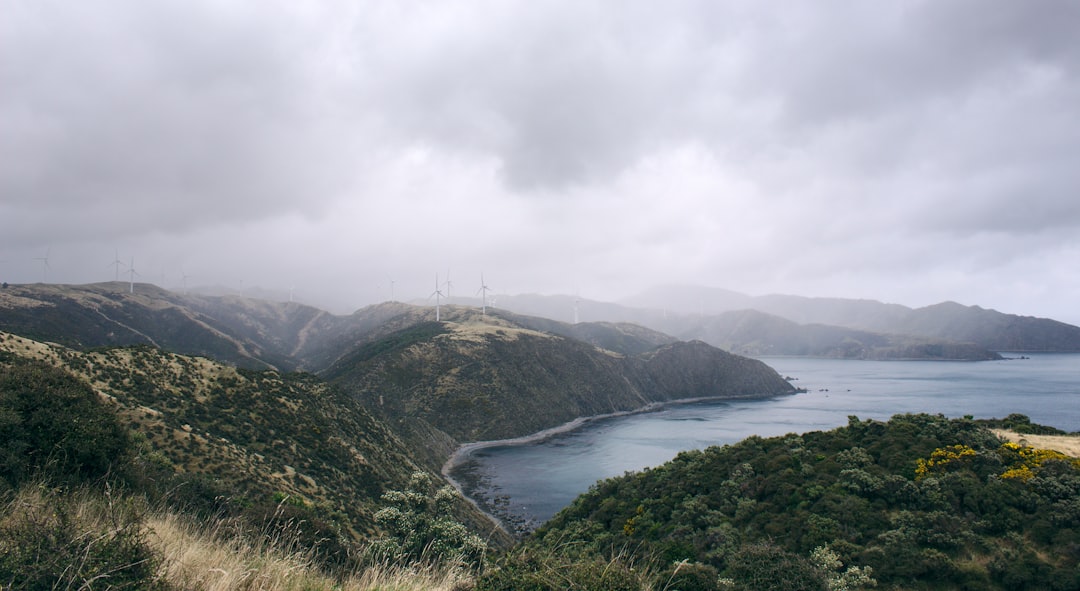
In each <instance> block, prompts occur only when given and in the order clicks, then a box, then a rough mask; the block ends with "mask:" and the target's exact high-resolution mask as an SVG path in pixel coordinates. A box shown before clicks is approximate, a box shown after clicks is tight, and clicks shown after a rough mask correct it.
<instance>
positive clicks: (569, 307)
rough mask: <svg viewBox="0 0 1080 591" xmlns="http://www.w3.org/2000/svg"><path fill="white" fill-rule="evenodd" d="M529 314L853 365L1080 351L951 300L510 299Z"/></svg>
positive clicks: (666, 292) (1072, 337)
mask: <svg viewBox="0 0 1080 591" xmlns="http://www.w3.org/2000/svg"><path fill="white" fill-rule="evenodd" d="M498 305H499V307H501V308H506V309H509V310H513V311H515V312H518V313H521V314H530V315H535V316H545V317H549V318H556V319H560V320H562V321H564V322H570V321H572V319H573V318H574V317H575V308H576V314H577V317H578V318H579V319H580V320H582V321H588V322H594V321H605V322H629V323H635V324H639V325H641V326H644V327H648V328H651V329H653V330H657V331H660V332H662V333H665V334H668V335H671V336H673V337H675V338H678V339H684V340H688V339H701V340H703V341H705V342H707V343H709V344H711V345H714V346H717V347H721V348H724V349H726V350H729V351H732V352H738V353H743V354H748V355H806V356H816V357H837V358H850V359H965V360H984V359H997V358H1000V357H999V356H998V355H997V352H1005V351H1007V352H1037V351H1047V352H1054V351H1058V352H1066V351H1069V352H1075V351H1080V327H1076V326H1072V325H1070V324H1065V323H1063V322H1058V321H1056V320H1050V319H1046V318H1033V317H1029V316H1017V315H1012V314H1003V313H1001V312H997V311H995V310H987V309H983V308H980V307H978V306H962V305H960V304H957V303H954V302H944V303H941V304H936V305H933V306H927V307H924V308H916V309H913V308H908V307H906V306H901V305H898V304H884V303H881V302H877V301H873V300H862V299H860V300H856V299H842V298H809V297H802V296H790V295H768V296H749V295H745V294H740V293H737V292H733V291H729V290H723V289H712V288H695V287H669V288H662V289H655V290H651V291H648V292H645V293H643V294H641V295H639V296H636V297H634V298H630V299H627V300H625V301H623V302H621V303H618V304H616V303H608V302H596V301H592V300H582V299H578V298H574V297H571V296H542V295H521V296H500V297H499V298H498Z"/></svg>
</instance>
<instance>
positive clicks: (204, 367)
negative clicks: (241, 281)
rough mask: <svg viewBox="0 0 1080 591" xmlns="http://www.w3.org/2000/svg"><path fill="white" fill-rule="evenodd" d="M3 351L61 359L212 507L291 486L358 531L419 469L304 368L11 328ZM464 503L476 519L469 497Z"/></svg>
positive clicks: (173, 478)
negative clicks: (21, 333) (280, 368)
mask: <svg viewBox="0 0 1080 591" xmlns="http://www.w3.org/2000/svg"><path fill="white" fill-rule="evenodd" d="M0 353H2V354H3V358H2V362H0V367H6V368H12V367H19V366H25V365H27V364H32V363H41V364H45V365H47V366H52V367H56V368H58V370H59V371H60V372H61V373H62V374H66V375H68V376H70V379H71V380H75V381H76V382H77V383H82V384H85V385H86V387H88V388H90V389H92V391H93V392H95V393H96V394H97V395H98V396H99V397H101V398H103V399H105V400H107V401H108V402H109V403H110V404H111V405H112V406H113V407H114V408H115V410H116V412H117V413H119V415H120V416H121V417H122V418H123V420H124V422H125V423H126V424H128V425H129V427H130V428H131V429H132V431H133V433H135V434H136V436H137V437H138V438H139V440H140V441H142V442H143V445H144V446H145V447H146V454H147V457H148V458H150V459H151V460H152V463H153V466H151V467H152V468H155V470H156V471H155V472H154V473H155V474H159V476H158V477H160V478H163V479H164V480H163V482H164V483H165V484H164V485H162V486H165V487H166V488H171V489H175V490H174V492H173V493H172V494H173V495H174V496H175V497H176V498H177V499H180V500H183V499H188V500H189V501H190V502H193V503H195V504H196V505H200V504H201V505H203V506H204V508H205V509H207V510H210V511H211V512H212V511H214V510H222V509H224V510H228V511H233V510H237V511H239V510H246V509H252V510H254V511H256V512H258V511H269V512H271V513H272V512H273V511H274V510H275V509H274V507H275V506H276V505H277V504H278V502H280V501H281V500H282V499H284V498H288V499H289V503H290V505H291V506H292V507H294V508H304V509H306V511H304V512H305V513H306V514H308V515H309V516H310V518H311V519H317V520H318V521H320V522H323V523H324V525H325V526H326V527H327V533H328V535H330V534H333V535H338V534H340V535H342V536H344V537H345V538H347V539H352V540H361V539H365V538H367V537H370V536H371V535H372V534H374V533H375V532H376V531H377V528H376V526H375V523H374V520H373V514H374V513H375V511H376V510H377V509H378V508H379V506H380V497H381V495H382V494H383V493H384V492H386V491H387V490H391V489H396V488H401V487H404V486H405V485H406V484H407V483H408V481H409V477H410V475H411V474H412V473H413V472H416V471H418V470H421V467H420V466H419V465H418V464H417V463H416V462H415V461H414V460H413V454H412V452H411V451H410V450H409V449H408V448H407V447H406V446H405V445H404V443H403V442H402V441H401V440H400V439H399V438H398V437H397V436H395V435H394V433H393V432H392V431H390V430H389V429H387V428H386V427H385V426H384V425H383V424H382V423H381V422H380V421H379V420H378V419H376V418H375V417H373V416H372V415H371V414H370V413H369V412H368V411H367V410H366V409H365V408H363V406H362V405H361V404H360V403H359V401H358V400H357V399H356V398H355V397H353V396H349V395H347V394H345V393H344V392H342V391H341V390H340V389H338V388H335V387H334V386H332V385H330V384H327V383H326V382H324V381H322V380H321V379H319V378H317V377H316V376H314V375H311V374H304V373H279V372H276V371H252V370H245V369H238V368H235V367H231V366H227V365H222V364H220V363H217V362H214V361H212V360H209V359H206V358H201V357H189V356H184V355H178V354H175V353H169V352H166V351H162V350H160V349H156V348H153V347H148V346H139V347H122V348H106V349H98V350H93V351H89V352H85V353H84V352H79V351H74V350H71V349H67V348H66V347H63V346H60V345H54V344H46V343H40V342H37V341H32V340H29V339H25V338H22V337H17V336H15V335H11V334H7V333H0ZM5 371H9V370H5ZM221 502H224V503H225V505H224V506H221ZM215 507H216V509H215ZM459 511H460V512H461V513H462V514H463V515H471V520H472V522H474V523H476V524H479V523H481V522H482V521H483V519H482V518H481V517H480V516H478V515H476V514H475V512H473V511H472V510H471V509H470V507H469V506H468V505H467V504H465V503H464V502H462V503H461V505H460V507H459Z"/></svg>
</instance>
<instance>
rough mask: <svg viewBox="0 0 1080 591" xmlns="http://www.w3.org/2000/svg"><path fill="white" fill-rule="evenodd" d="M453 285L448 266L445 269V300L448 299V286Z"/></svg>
mask: <svg viewBox="0 0 1080 591" xmlns="http://www.w3.org/2000/svg"><path fill="white" fill-rule="evenodd" d="M453 286H454V284H453V283H451V282H450V268H449V267H448V268H447V269H446V299H447V300H449V299H450V288H451V287H453Z"/></svg>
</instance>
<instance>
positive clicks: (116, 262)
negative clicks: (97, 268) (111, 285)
mask: <svg viewBox="0 0 1080 591" xmlns="http://www.w3.org/2000/svg"><path fill="white" fill-rule="evenodd" d="M123 264H124V261H121V260H120V251H119V250H117V251H114V254H113V262H111V263H109V266H110V267H116V276H115V277H114V278H113V281H120V265H123Z"/></svg>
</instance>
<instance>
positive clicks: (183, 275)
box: [180, 267, 191, 295]
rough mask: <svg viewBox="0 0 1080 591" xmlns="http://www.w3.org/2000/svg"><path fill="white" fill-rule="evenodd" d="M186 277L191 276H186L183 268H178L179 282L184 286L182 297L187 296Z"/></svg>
mask: <svg viewBox="0 0 1080 591" xmlns="http://www.w3.org/2000/svg"><path fill="white" fill-rule="evenodd" d="M188 277H191V275H188V274H187V273H185V272H184V268H183V267H181V268H180V281H181V283H182V284H183V285H184V295H187V280H188Z"/></svg>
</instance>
